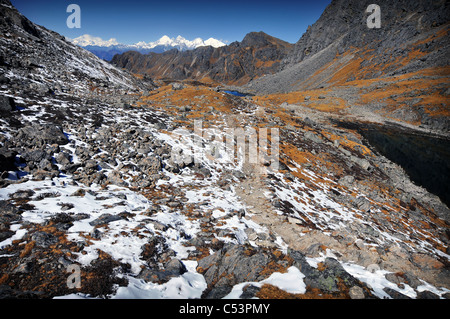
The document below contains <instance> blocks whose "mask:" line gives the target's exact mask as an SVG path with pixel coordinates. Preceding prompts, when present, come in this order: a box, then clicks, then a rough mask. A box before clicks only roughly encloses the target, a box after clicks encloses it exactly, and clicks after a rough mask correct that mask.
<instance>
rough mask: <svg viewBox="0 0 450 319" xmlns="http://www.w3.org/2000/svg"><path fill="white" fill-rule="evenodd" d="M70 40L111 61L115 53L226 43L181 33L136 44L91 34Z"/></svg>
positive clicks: (181, 49)
mask: <svg viewBox="0 0 450 319" xmlns="http://www.w3.org/2000/svg"><path fill="white" fill-rule="evenodd" d="M70 41H71V42H72V43H74V44H76V45H78V46H80V47H83V48H85V49H86V50H88V51H91V52H92V53H94V54H95V55H96V56H98V57H99V58H101V59H104V60H107V61H110V60H111V59H112V58H113V57H114V55H116V54H122V53H124V52H127V51H137V52H140V53H142V54H147V53H150V52H154V53H162V52H166V51H169V50H172V49H177V50H178V51H187V50H193V49H196V48H198V47H205V46H211V47H214V48H219V47H222V46H225V45H226V44H225V43H223V42H222V41H219V40H217V39H214V38H209V39H208V40H205V41H204V40H203V39H201V38H196V39H194V40H192V41H190V40H187V39H185V38H184V37H182V36H180V35H179V36H178V37H176V38H170V37H168V36H167V35H165V36H163V37H162V38H160V39H159V40H157V41H155V42H148V43H146V42H144V41H141V42H138V43H135V44H122V43H119V42H117V40H116V39H114V38H112V39H109V40H107V41H106V40H103V39H102V38H99V37H94V36H91V35H89V34H85V35H82V36H80V37H78V38H75V39H71V40H70Z"/></svg>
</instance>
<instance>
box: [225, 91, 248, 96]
mask: <svg viewBox="0 0 450 319" xmlns="http://www.w3.org/2000/svg"><path fill="white" fill-rule="evenodd" d="M224 92H225V93H228V94H232V95H235V96H247V95H248V94H245V93H241V92H238V91H224Z"/></svg>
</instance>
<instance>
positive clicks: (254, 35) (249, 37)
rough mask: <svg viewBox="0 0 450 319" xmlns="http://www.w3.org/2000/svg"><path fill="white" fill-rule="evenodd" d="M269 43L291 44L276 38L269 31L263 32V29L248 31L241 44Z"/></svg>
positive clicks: (246, 45)
mask: <svg viewBox="0 0 450 319" xmlns="http://www.w3.org/2000/svg"><path fill="white" fill-rule="evenodd" d="M268 44H276V45H283V46H286V45H290V44H289V43H288V42H285V41H283V40H280V39H278V38H275V37H273V36H271V35H268V34H267V33H265V32H263V31H259V32H250V33H247V34H246V35H245V37H244V39H243V40H242V42H241V45H243V46H245V47H250V46H257V47H260V46H266V45H268Z"/></svg>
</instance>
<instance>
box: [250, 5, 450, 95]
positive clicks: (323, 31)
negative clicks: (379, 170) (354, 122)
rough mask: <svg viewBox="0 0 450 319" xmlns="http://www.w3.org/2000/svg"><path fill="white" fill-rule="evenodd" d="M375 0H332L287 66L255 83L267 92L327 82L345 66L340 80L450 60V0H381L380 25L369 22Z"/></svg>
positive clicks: (303, 87)
mask: <svg viewBox="0 0 450 319" xmlns="http://www.w3.org/2000/svg"><path fill="white" fill-rule="evenodd" d="M372 3H373V1H369V0H364V1H360V0H333V1H332V2H331V4H330V5H329V6H328V7H327V8H326V9H325V11H324V12H323V14H322V15H321V17H320V18H319V19H318V20H317V22H316V23H314V24H313V25H312V26H310V27H309V28H308V30H307V32H305V34H304V35H303V36H302V37H301V38H300V40H299V41H298V42H297V43H296V44H295V45H294V47H293V49H292V51H291V52H290V53H289V54H288V55H287V56H286V58H285V59H284V60H283V61H282V69H283V72H281V73H279V74H277V75H275V76H274V77H267V78H264V79H261V81H255V83H252V84H253V85H252V87H253V88H254V89H256V90H257V91H260V92H265V93H268V92H285V91H295V90H299V89H308V88H318V87H322V86H325V87H326V86H328V85H332V84H333V83H330V82H329V81H328V80H330V79H331V78H332V76H331V75H332V74H331V73H336V72H337V71H338V70H339V69H341V70H343V69H342V67H343V66H348V68H347V70H346V71H345V72H344V73H345V74H344V75H345V76H344V77H341V79H340V80H339V81H340V83H341V84H342V83H344V82H345V81H347V80H355V79H371V78H377V77H380V76H384V75H394V74H404V73H407V72H414V71H417V70H420V69H424V68H429V67H442V66H447V65H448V64H449V55H448V45H449V41H448V36H446V35H447V33H448V29H449V20H448V17H449V16H450V5H449V2H448V1H445V0H437V1H418V0H416V1H406V0H399V1H387V0H381V1H377V2H376V3H377V5H378V6H379V8H380V13H381V14H380V28H369V27H368V24H367V20H368V18H369V16H370V15H371V13H372V12H367V9H368V7H369V5H370V4H372ZM350 63H354V65H350ZM338 64H339V65H338ZM333 66H334V68H333ZM323 71H329V72H328V74H327V75H326V76H325V73H326V72H323ZM319 73H321V74H322V75H323V77H318V75H319ZM334 83H336V81H334Z"/></svg>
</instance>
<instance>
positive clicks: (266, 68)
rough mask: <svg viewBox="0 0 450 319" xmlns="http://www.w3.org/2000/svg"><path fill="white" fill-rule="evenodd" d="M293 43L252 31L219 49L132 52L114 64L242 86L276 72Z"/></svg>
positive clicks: (142, 71) (161, 75)
mask: <svg viewBox="0 0 450 319" xmlns="http://www.w3.org/2000/svg"><path fill="white" fill-rule="evenodd" d="M292 48H293V44H290V43H288V42H285V41H283V40H280V39H277V38H275V37H273V36H270V35H268V34H266V33H264V32H262V31H261V32H250V33H248V34H247V35H246V36H245V37H244V39H243V40H242V41H241V42H238V41H235V42H233V43H230V44H229V45H227V46H222V47H219V48H213V47H199V48H197V49H194V50H188V51H184V52H179V51H167V52H162V53H155V52H153V53H148V54H143V53H141V52H133V51H129V52H126V53H123V54H120V55H116V56H114V58H113V59H112V60H111V63H112V64H113V65H115V66H117V67H119V68H125V69H127V70H129V71H130V72H132V73H140V74H147V75H149V76H150V77H151V78H155V79H160V78H167V79H175V80H185V79H191V80H201V81H216V82H221V83H226V84H230V85H231V84H232V85H242V84H245V83H248V82H249V81H250V80H252V79H254V78H257V77H261V76H264V75H267V74H273V73H274V72H276V71H278V70H279V68H280V62H281V61H282V60H283V59H284V58H285V57H287V55H288V54H289V53H290V52H291V51H292Z"/></svg>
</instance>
